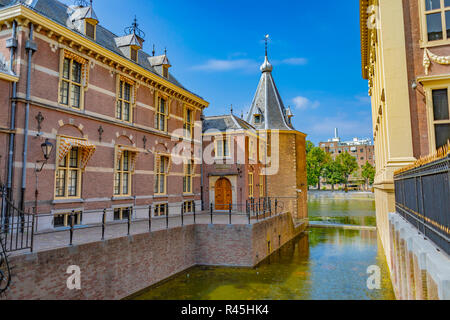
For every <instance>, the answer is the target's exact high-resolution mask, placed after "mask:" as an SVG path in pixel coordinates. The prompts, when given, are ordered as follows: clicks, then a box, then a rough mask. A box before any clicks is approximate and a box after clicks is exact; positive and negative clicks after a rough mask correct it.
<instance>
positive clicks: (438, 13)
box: [424, 0, 450, 41]
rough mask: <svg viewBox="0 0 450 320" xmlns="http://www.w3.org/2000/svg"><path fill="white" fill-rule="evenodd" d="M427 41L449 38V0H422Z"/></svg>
mask: <svg viewBox="0 0 450 320" xmlns="http://www.w3.org/2000/svg"><path fill="white" fill-rule="evenodd" d="M424 1H425V20H426V27H427V38H428V41H437V40H443V39H449V38H450V0H424Z"/></svg>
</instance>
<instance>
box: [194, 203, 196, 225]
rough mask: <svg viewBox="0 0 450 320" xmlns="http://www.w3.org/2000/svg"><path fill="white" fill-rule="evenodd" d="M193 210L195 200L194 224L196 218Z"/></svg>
mask: <svg viewBox="0 0 450 320" xmlns="http://www.w3.org/2000/svg"><path fill="white" fill-rule="evenodd" d="M195 211H196V210H195V201H194V224H196V221H195V220H196V218H195V215H196V213H195Z"/></svg>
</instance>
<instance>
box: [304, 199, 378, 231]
mask: <svg viewBox="0 0 450 320" xmlns="http://www.w3.org/2000/svg"><path fill="white" fill-rule="evenodd" d="M308 198H309V201H308V202H309V203H308V210H309V218H310V220H311V221H321V222H324V223H339V224H349V225H359V226H376V218H375V201H374V199H373V194H371V193H342V192H341V193H339V192H333V193H332V192H310V193H309V194H308Z"/></svg>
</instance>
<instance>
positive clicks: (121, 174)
mask: <svg viewBox="0 0 450 320" xmlns="http://www.w3.org/2000/svg"><path fill="white" fill-rule="evenodd" d="M131 156H132V155H131V152H130V151H128V150H125V151H123V152H122V154H121V157H120V159H118V160H117V163H116V165H115V170H114V195H115V196H127V195H130V194H131V177H132V173H131Z"/></svg>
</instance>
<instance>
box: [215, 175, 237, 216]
mask: <svg viewBox="0 0 450 320" xmlns="http://www.w3.org/2000/svg"><path fill="white" fill-rule="evenodd" d="M232 202H233V192H232V189H231V182H230V180H228V179H227V178H221V179H219V180H217V182H216V188H215V204H216V210H229V209H230V204H232Z"/></svg>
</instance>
